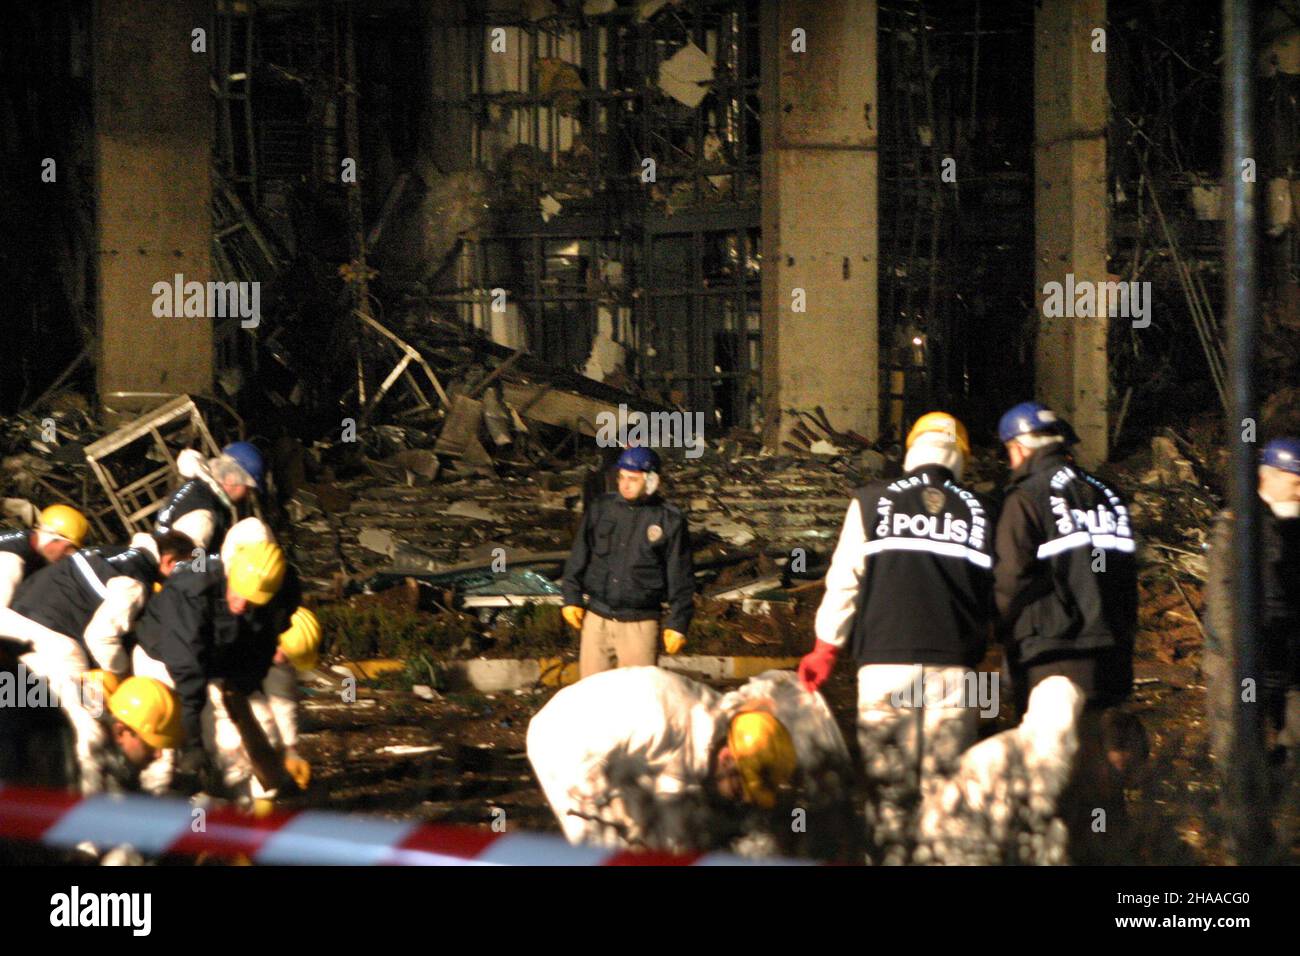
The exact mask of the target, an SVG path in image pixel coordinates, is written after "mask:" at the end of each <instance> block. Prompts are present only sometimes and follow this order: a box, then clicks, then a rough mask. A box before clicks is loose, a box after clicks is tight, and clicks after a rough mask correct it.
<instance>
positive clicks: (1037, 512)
mask: <svg viewBox="0 0 1300 956" xmlns="http://www.w3.org/2000/svg"><path fill="white" fill-rule="evenodd" d="M1134 552H1135V542H1134V538H1133V529H1132V526H1131V525H1130V523H1129V513H1128V506H1127V504H1125V502H1124V500H1123V499H1122V498H1120V496H1119V495H1118V494H1117V493H1116V492H1115V491H1114V490H1113V489H1111V488H1110V487H1109V486H1107V485H1106V484H1105V483H1104V482H1102V481H1101V480H1100V479H1098V478H1096V477H1095V476H1094V475H1091V474H1089V473H1088V472H1086V471H1084V470H1083V469H1082V468H1080V467H1079V466H1078V465H1077V464H1075V462H1074V460H1073V459H1072V458H1071V457H1070V456H1069V454H1068V453H1067V452H1066V450H1065V448H1064V447H1063V446H1061V445H1049V446H1047V447H1046V448H1040V449H1038V450H1036V451H1035V452H1034V453H1033V454H1032V455H1031V456H1030V457H1029V458H1028V459H1027V460H1026V461H1025V462H1024V463H1022V464H1021V466H1020V467H1019V468H1017V469H1016V470H1015V471H1013V472H1012V474H1011V483H1010V485H1009V487H1008V489H1007V496H1006V499H1005V501H1004V502H1003V505H1002V513H1001V516H1000V517H999V519H998V528H997V557H998V562H997V568H996V571H995V585H994V590H995V594H996V598H997V606H998V615H999V633H1000V636H1001V637H1002V639H1003V640H1004V641H1005V642H1006V643H1007V645H1008V650H1009V652H1010V653H1011V654H1012V655H1013V658H1014V659H1016V660H1018V662H1019V664H1020V665H1021V666H1027V665H1030V664H1035V663H1042V662H1047V661H1051V660H1054V659H1059V658H1065V657H1078V656H1089V655H1096V654H1102V653H1106V652H1118V653H1119V655H1120V660H1122V661H1123V662H1125V666H1126V667H1127V668H1129V669H1131V667H1132V660H1131V655H1132V648H1133V634H1134V632H1135V631H1136V629H1137V562H1136V560H1135V553H1134ZM1112 656H1113V655H1112Z"/></svg>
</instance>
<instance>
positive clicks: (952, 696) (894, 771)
mask: <svg viewBox="0 0 1300 956" xmlns="http://www.w3.org/2000/svg"><path fill="white" fill-rule="evenodd" d="M969 454H970V440H969V438H968V437H967V434H966V428H965V426H964V425H962V424H961V422H959V421H957V419H955V418H953V417H952V416H951V415H948V414H946V413H944V412H930V413H929V414H927V415H922V416H921V417H920V418H919V419H917V421H916V424H915V425H914V426H913V427H912V430H911V432H910V433H909V434H908V436H907V455H906V457H905V458H904V460H903V476H902V477H901V478H899V479H897V480H895V481H883V480H882V481H876V482H873V483H872V484H869V485H867V486H866V487H865V488H861V489H859V490H858V491H856V492H854V495H853V499H852V500H851V501H850V502H849V508H848V513H847V514H846V515H845V518H844V525H843V527H842V528H841V530H840V537H839V542H838V543H837V544H836V547H835V553H834V555H833V557H832V559H831V566H830V568H829V570H828V571H827V574H826V594H825V596H824V597H823V598H822V603H821V605H820V607H818V609H817V617H816V621H815V629H816V635H817V643H816V644H815V646H814V648H813V651H812V652H811V653H810V654H808V655H806V656H805V657H804V658H803V660H802V661H800V663H799V676H800V679H802V680H803V681H804V682H805V684H806V685H807V686H808V687H810V688H813V689H815V688H818V687H820V686H821V685H822V684H823V683H824V682H825V681H826V680H827V679H828V678H829V676H830V674H831V670H832V668H833V667H834V665H835V661H836V659H837V658H838V656H839V654H840V652H841V651H842V649H843V648H844V647H845V646H848V647H849V649H850V650H851V652H852V654H853V657H854V659H855V661H856V662H857V664H858V741H859V744H860V747H861V751H862V760H863V762H864V767H865V771H866V777H867V794H868V795H867V803H866V818H867V827H868V833H867V839H868V845H869V851H868V853H869V856H870V857H871V858H872V860H873V861H874V862H886V863H905V862H909V861H911V859H912V857H913V855H914V854H915V852H916V843H917V809H918V807H919V805H920V803H921V799H922V796H923V794H924V792H926V791H927V790H929V789H933V788H934V787H936V786H938V785H939V783H940V782H941V780H942V778H943V777H944V776H945V775H947V774H949V773H951V772H952V771H953V770H955V768H956V766H957V763H958V761H959V760H960V757H961V754H962V752H963V751H964V750H965V749H966V748H967V747H969V746H970V745H971V744H972V743H974V741H975V738H976V734H977V730H978V718H979V715H980V713H981V712H982V711H983V712H985V713H987V711H988V709H989V708H988V707H981V704H982V703H984V702H982V701H981V700H980V699H979V698H980V694H979V692H978V686H979V685H978V680H979V677H978V674H976V672H975V671H974V667H975V666H976V664H978V663H979V661H980V658H982V657H983V656H984V650H985V646H986V643H987V639H988V633H989V627H990V624H991V621H992V584H993V577H992V568H993V537H992V534H993V527H992V524H991V520H992V518H991V515H990V512H989V507H988V505H987V504H986V503H985V501H984V499H983V498H981V497H980V496H979V495H977V494H976V493H975V492H974V491H972V490H971V489H969V488H967V487H965V486H964V485H962V484H961V483H960V482H961V474H962V470H963V467H964V465H965V462H966V459H967V457H968V456H969ZM995 715H996V714H995V713H994V714H989V716H995Z"/></svg>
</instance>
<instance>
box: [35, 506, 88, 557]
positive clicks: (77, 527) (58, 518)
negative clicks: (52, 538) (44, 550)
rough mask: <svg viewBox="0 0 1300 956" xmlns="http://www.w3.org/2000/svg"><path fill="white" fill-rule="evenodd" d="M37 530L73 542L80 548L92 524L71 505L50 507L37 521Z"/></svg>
mask: <svg viewBox="0 0 1300 956" xmlns="http://www.w3.org/2000/svg"><path fill="white" fill-rule="evenodd" d="M36 530H37V531H44V532H45V533H46V534H52V535H56V536H58V537H60V538H63V539H64V540H65V541H71V542H72V543H73V544H75V545H76V546H77V547H78V548H79V547H81V543H82V542H83V541H85V540H86V533H87V532H89V531H90V522H89V521H87V520H86V516H85V515H83V514H82V513H81V512H80V511H78V510H77V509H76V508H73V507H70V506H69V505H50V506H49V507H48V508H46V509H45V510H44V511H42V512H41V516H40V518H39V519H37V521H36Z"/></svg>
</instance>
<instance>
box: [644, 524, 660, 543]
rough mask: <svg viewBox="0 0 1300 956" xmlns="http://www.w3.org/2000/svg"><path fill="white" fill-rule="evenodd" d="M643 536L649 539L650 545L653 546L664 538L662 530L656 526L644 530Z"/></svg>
mask: <svg viewBox="0 0 1300 956" xmlns="http://www.w3.org/2000/svg"><path fill="white" fill-rule="evenodd" d="M645 536H646V538H648V539H649V541H650V543H651V544H654V543H655V542H656V541H658V540H659V539H660V538H662V537H663V536H664V529H663V528H661V527H659V526H658V525H657V524H652V525H651V526H650V527H648V528H646V529H645Z"/></svg>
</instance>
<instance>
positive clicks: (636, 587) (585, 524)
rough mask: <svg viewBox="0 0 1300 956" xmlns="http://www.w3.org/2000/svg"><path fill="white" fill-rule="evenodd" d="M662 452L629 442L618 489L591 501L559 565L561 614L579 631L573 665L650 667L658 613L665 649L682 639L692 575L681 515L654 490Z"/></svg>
mask: <svg viewBox="0 0 1300 956" xmlns="http://www.w3.org/2000/svg"><path fill="white" fill-rule="evenodd" d="M659 467H660V464H659V456H658V455H657V454H655V452H654V450H653V449H650V448H628V449H626V450H625V451H624V452H623V454H622V455H621V456H619V459H618V491H616V492H609V493H606V494H603V495H600V496H598V497H597V498H595V499H593V500H592V502H591V505H590V507H588V508H587V510H586V512H585V513H584V515H583V519H582V526H581V527H580V528H579V529H578V533H577V535H576V536H575V538H574V541H573V548H572V550H570V552H569V559H568V561H567V562H566V563H565V565H564V581H563V587H564V608H563V614H564V619H565V621H567V622H568V623H569V625H570V626H572V627H574V628H576V629H578V630H580V631H581V633H582V638H581V644H580V649H579V653H578V670H579V673H580V674H581V676H582V677H588V676H590V675H591V674H596V673H599V672H601V671H606V670H610V669H612V668H615V667H635V666H645V665H648V666H653V665H654V664H655V662H656V660H657V653H656V647H657V645H658V637H659V618H660V615H661V613H662V606H663V605H664V604H665V603H667V604H668V615H667V617H666V618H665V619H664V631H663V642H664V650H666V651H667V652H668V653H669V654H676V653H677V652H678V651H680V650H681V649H682V646H683V645H684V644H685V643H686V631H687V628H689V627H690V623H691V615H692V614H693V613H694V598H695V574H694V569H693V566H692V563H691V545H690V533H689V531H688V529H687V526H686V516H685V515H683V514H682V512H681V511H680V510H679V509H678V508H676V507H674V506H673V505H670V504H668V503H667V502H666V501H664V500H663V498H662V497H661V496H660V494H659Z"/></svg>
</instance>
